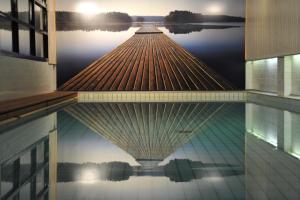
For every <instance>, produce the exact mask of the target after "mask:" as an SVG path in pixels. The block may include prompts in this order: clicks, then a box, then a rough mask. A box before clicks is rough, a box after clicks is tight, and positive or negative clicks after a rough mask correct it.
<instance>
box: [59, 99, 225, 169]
mask: <svg viewBox="0 0 300 200" xmlns="http://www.w3.org/2000/svg"><path fill="white" fill-rule="evenodd" d="M223 107H224V104H220V103H195V104H186V103H136V104H134V103H124V104H113V103H104V104H95V103H84V104H76V105H73V106H70V107H68V108H66V109H65V110H66V111H67V112H68V113H70V114H71V115H72V116H73V117H75V118H76V119H78V120H79V121H81V122H82V123H83V124H84V125H85V126H87V127H89V128H90V129H91V130H93V131H94V132H96V133H98V134H100V135H101V136H103V137H105V138H106V139H108V140H109V141H111V142H112V143H114V144H116V145H117V146H118V147H120V148H121V149H123V150H124V151H125V152H127V153H129V154H130V155H131V156H133V157H134V158H135V159H136V161H137V162H139V163H140V164H141V165H142V166H143V167H149V168H151V167H154V166H157V164H158V163H160V162H161V161H163V160H164V159H165V158H166V157H168V156H169V155H170V154H172V153H173V152H174V151H176V150H177V149H178V148H179V147H181V146H182V145H184V144H185V143H187V142H188V141H189V140H190V139H191V138H192V137H193V136H194V135H195V134H196V133H197V132H198V131H200V130H201V127H202V126H203V125H204V124H205V123H206V122H207V121H209V120H210V119H211V118H212V117H214V116H215V115H216V114H217V113H218V112H219V111H220V110H222V109H223Z"/></svg>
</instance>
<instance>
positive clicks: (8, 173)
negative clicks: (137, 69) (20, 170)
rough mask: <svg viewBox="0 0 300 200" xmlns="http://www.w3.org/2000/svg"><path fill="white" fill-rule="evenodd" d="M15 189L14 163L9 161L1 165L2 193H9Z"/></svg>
mask: <svg viewBox="0 0 300 200" xmlns="http://www.w3.org/2000/svg"><path fill="white" fill-rule="evenodd" d="M12 189H13V164H12V163H9V164H7V165H3V166H2V167H1V195H2V196H3V195H5V194H7V193H8V192H9V191H11V190H12Z"/></svg>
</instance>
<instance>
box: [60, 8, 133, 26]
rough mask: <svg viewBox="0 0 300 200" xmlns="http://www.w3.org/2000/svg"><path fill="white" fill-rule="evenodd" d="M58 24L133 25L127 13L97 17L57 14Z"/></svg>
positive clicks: (104, 14)
mask: <svg viewBox="0 0 300 200" xmlns="http://www.w3.org/2000/svg"><path fill="white" fill-rule="evenodd" d="M56 22H57V23H58V24H59V23H66V22H67V23H78V24H81V23H89V24H114V23H131V22H132V18H131V17H130V16H129V15H128V14H127V13H121V12H109V13H101V14H98V15H95V16H90V17H85V16H84V14H81V13H77V12H64V11H58V12H56Z"/></svg>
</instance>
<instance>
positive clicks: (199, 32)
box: [57, 23, 245, 89]
mask: <svg viewBox="0 0 300 200" xmlns="http://www.w3.org/2000/svg"><path fill="white" fill-rule="evenodd" d="M85 28H86V29H85V30H80V27H79V28H78V27H59V30H58V32H57V51H58V52H57V53H58V68H57V69H58V85H59V86H60V85H62V84H63V83H65V82H66V81H67V80H69V79H70V78H72V77H73V76H75V75H76V74H77V73H79V72H80V71H81V70H83V69H84V68H85V67H86V66H88V65H89V64H91V63H92V62H93V61H95V60H96V59H98V58H100V57H102V56H103V55H104V54H106V53H108V52H110V51H112V50H113V49H114V48H116V47H117V46H118V45H120V44H122V43H123V42H125V41H126V40H127V39H129V38H130V37H131V36H133V34H134V32H135V31H136V30H137V29H138V27H137V25H133V26H128V25H127V26H126V25H120V26H117V25H111V26H109V25H106V26H101V27H92V28H91V27H85ZM160 28H161V30H162V31H163V32H164V33H165V34H166V35H168V36H169V37H170V38H172V39H173V40H174V41H175V42H177V43H178V44H180V45H181V46H183V47H184V48H186V49H187V50H188V51H189V52H191V53H192V54H194V55H195V56H196V57H197V58H199V59H200V60H202V61H204V62H205V63H206V64H207V65H208V66H210V67H211V68H212V69H214V70H215V71H217V72H218V73H219V74H221V75H222V76H223V77H224V78H226V79H227V80H229V81H230V82H231V83H232V84H233V85H235V86H236V87H237V88H238V89H243V88H244V82H245V78H244V77H245V75H244V74H245V66H244V25H243V24H240V23H231V24H185V25H166V26H160Z"/></svg>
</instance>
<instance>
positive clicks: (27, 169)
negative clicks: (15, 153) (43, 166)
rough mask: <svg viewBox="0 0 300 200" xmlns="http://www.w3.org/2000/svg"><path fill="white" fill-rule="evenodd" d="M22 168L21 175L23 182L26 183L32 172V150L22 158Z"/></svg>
mask: <svg viewBox="0 0 300 200" xmlns="http://www.w3.org/2000/svg"><path fill="white" fill-rule="evenodd" d="M20 164H21V166H20V167H21V170H20V173H21V174H20V177H21V183H24V182H25V181H26V180H27V179H28V178H29V177H30V174H31V152H30V151H29V152H27V153H26V154H24V155H23V156H22V157H21V158H20Z"/></svg>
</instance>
